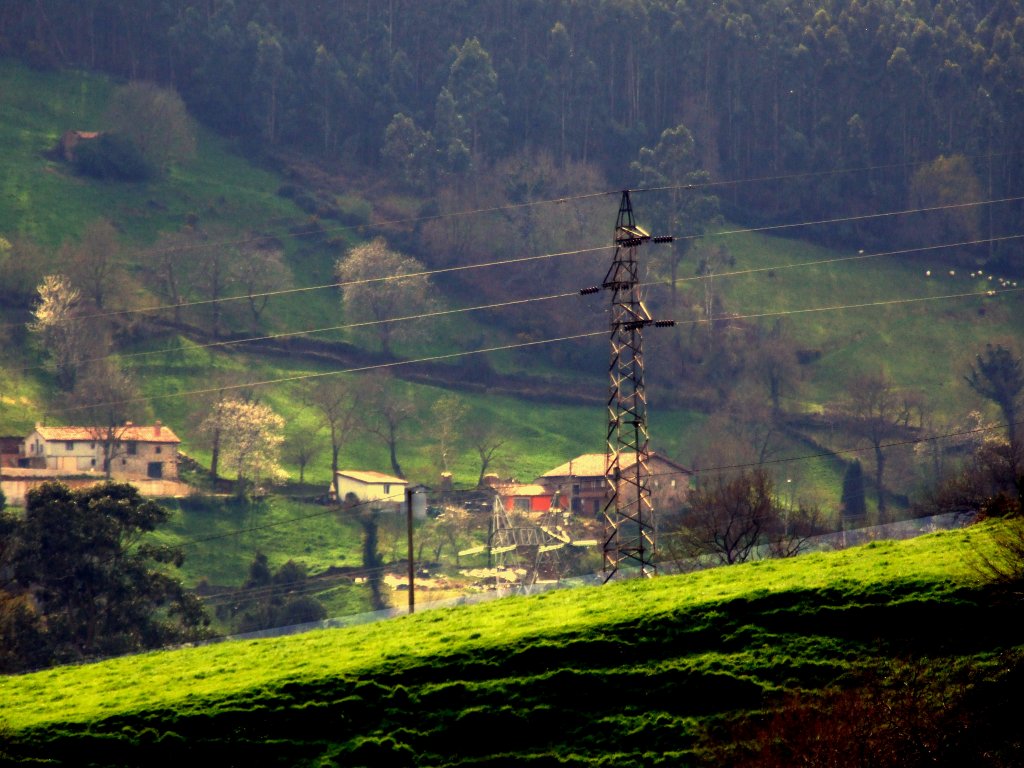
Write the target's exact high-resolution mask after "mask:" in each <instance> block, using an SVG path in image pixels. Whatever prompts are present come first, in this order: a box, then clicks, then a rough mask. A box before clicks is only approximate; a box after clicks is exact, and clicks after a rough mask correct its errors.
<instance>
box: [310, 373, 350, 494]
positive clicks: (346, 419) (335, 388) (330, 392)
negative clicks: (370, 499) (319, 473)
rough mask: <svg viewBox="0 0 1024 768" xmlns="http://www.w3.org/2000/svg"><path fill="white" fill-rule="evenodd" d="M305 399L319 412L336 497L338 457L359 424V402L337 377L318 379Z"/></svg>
mask: <svg viewBox="0 0 1024 768" xmlns="http://www.w3.org/2000/svg"><path fill="white" fill-rule="evenodd" d="M306 397H307V402H308V403H309V404H310V405H312V406H313V407H314V408H315V409H316V410H317V411H319V412H320V416H321V418H322V421H321V424H323V425H325V426H326V427H327V432H328V434H329V436H330V439H331V485H332V486H333V487H334V497H335V498H336V499H337V498H339V497H338V469H339V468H340V467H339V466H338V460H339V456H340V455H341V448H342V446H343V445H344V444H345V441H346V440H347V439H348V438H349V437H350V436H351V434H352V431H353V429H354V428H355V426H356V424H358V423H359V418H360V413H359V401H358V399H357V398H356V397H353V396H352V395H351V394H350V392H349V387H348V385H347V384H346V382H344V381H342V380H340V379H338V378H337V377H330V378H326V379H320V380H319V381H317V382H316V384H314V385H313V387H312V388H311V389H310V390H309V393H308V394H307V396H306Z"/></svg>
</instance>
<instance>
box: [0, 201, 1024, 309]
mask: <svg viewBox="0 0 1024 768" xmlns="http://www.w3.org/2000/svg"><path fill="white" fill-rule="evenodd" d="M641 191H644V190H641ZM606 194H611V193H595V194H592V195H582V196H578V197H577V198H566V200H570V199H579V198H585V197H596V196H600V195H606ZM1019 200H1024V196H1019V197H1007V198H1000V199H993V200H979V201H973V202H967V203H949V204H946V205H940V206H930V207H923V208H908V209H903V210H899V211H884V212H881V213H873V214H861V215H857V216H843V217H837V218H833V219H813V220H806V221H801V222H791V223H787V224H773V225H765V226H761V227H747V228H743V229H733V230H722V231H719V232H707V233H704V234H703V235H680V236H676V237H675V239H677V240H695V239H700V238H702V237H726V236H731V235H739V234H754V233H759V232H772V231H781V230H784V229H795V228H801V227H809V226H822V225H826V224H839V223H849V222H853V221H867V220H871V219H879V218H887V217H894V216H904V215H910V214H915V213H928V212H936V211H943V210H954V209H958V208H967V207H977V206H982V205H994V204H999V203H1005V202H1015V201H1019ZM544 202H553V201H544ZM554 202H557V201H554ZM538 204H539V203H538ZM521 205H525V204H521ZM480 210H496V209H480ZM475 212H476V211H473V212H467V215H468V213H475ZM263 239H266V238H265V237H263V238H252V240H263ZM1003 239H1006V238H988V239H978V240H974V241H968V242H963V243H957V244H953V245H948V246H928V247H925V248H922V249H908V250H906V251H894V252H892V253H894V254H895V253H904V252H913V251H915V250H927V249H928V248H930V247H963V246H967V245H979V244H985V243H990V242H1000V241H1001V240H1003ZM1011 239H1012V238H1011ZM245 242H249V241H248V240H247V241H245ZM611 247H612V246H611V245H601V246H593V247H589V248H582V249H576V250H570V251H559V252H553V253H545V254H539V255H534V256H522V257H516V258H510V259H500V260H496V261H490V262H483V263H478V264H464V265H456V266H451V267H440V268H437V269H430V270H421V271H419V272H410V273H405V274H401V275H385V276H381V277H374V278H363V279H359V280H348V281H343V282H333V283H323V284H320V285H313V286H301V287H295V288H283V289H278V290H273V291H260V292H253V293H246V294H241V295H234V296H224V297H219V298H215V299H213V298H211V299H196V300H193V301H186V302H180V303H178V304H158V305H155V306H151V307H136V308H129V309H120V310H111V311H108V312H95V313H91V314H85V315H80V316H78V317H76V318H75V320H76V321H79V322H82V321H87V320H96V319H103V318H111V317H123V316H126V315H133V314H151V313H155V312H163V311H168V310H181V309H189V308H192V307H201V306H209V305H212V304H227V303H231V302H237V301H251V300H253V299H264V298H272V297H275V296H285V295H291V294H298V293H309V292H313V291H321V290H326V289H332V288H345V287H347V286H352V285H365V284H369V283H379V282H387V281H392V280H402V279H412V278H421V277H430V276H433V275H440V274H446V273H451V272H462V271H468V270H473V269H487V268H490V267H496V266H508V265H511V264H521V263H526V262H530V261H538V260H542V259H551V258H559V257H563V256H575V255H580V254H585V253H594V252H598V251H604V250H608V249H610V248H611ZM849 258H852V257H849ZM865 258H867V257H865ZM841 260H843V259H837V261H841ZM821 263H828V261H827V260H826V261H822V262H821ZM754 271H764V270H763V269H761V270H754ZM688 279H692V278H688ZM2 325H3V326H15V325H20V323H11V322H8V323H3V324H2Z"/></svg>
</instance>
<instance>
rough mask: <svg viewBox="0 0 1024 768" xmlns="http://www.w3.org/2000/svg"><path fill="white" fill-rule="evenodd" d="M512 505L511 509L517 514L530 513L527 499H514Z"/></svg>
mask: <svg viewBox="0 0 1024 768" xmlns="http://www.w3.org/2000/svg"><path fill="white" fill-rule="evenodd" d="M513 504H514V506H513V508H514V509H515V510H516V511H517V512H529V511H530V500H529V499H523V498H518V499H516V500H515V501H514V503H513Z"/></svg>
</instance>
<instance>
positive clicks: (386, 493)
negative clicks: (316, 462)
mask: <svg viewBox="0 0 1024 768" xmlns="http://www.w3.org/2000/svg"><path fill="white" fill-rule="evenodd" d="M335 485H336V487H337V490H338V498H340V499H344V498H346V497H347V496H348V495H349V494H350V493H351V494H352V495H353V496H355V497H356V498H357V499H359V501H363V502H366V501H380V502H390V503H402V502H404V501H405V489H406V487H407V486H408V485H409V481H408V480H403V479H402V478H400V477H394V476H392V475H385V474H384V473H383V472H374V471H372V470H366V471H364V470H357V469H339V470H338V475H337V477H336V478H335ZM331 490H332V491H333V490H334V489H333V488H332V489H331Z"/></svg>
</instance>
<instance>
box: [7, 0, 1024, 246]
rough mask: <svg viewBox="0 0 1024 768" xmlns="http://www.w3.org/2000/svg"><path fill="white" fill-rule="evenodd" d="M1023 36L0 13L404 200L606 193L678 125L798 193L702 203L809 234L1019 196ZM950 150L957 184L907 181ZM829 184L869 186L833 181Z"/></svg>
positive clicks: (968, 6)
mask: <svg viewBox="0 0 1024 768" xmlns="http://www.w3.org/2000/svg"><path fill="white" fill-rule="evenodd" d="M1022 19H1024V15H1022V13H1021V7H1020V3H1019V2H1014V1H1013V0H997V1H995V2H981V1H978V2H971V1H970V0H963V1H956V0H942V1H941V2H930V1H928V0H919V1H918V2H895V0H863V1H860V0H854V1H853V2H845V0H840V1H836V2H833V1H830V2H825V3H810V2H770V3H763V2H746V1H745V0H736V1H734V2H726V3H717V2H716V3H711V2H701V1H700V0H698V1H697V2H680V3H673V2H667V0H607V1H606V2H569V1H567V0H563V1H561V2H559V1H547V0H545V1H544V2H540V1H539V0H527V1H523V2H486V3H471V2H460V3H452V2H447V1H446V0H433V1H428V2H403V1H402V0H389V1H388V2H381V3H366V2H351V1H344V0H342V1H339V2H332V3H314V2H289V3H265V2H255V0H238V1H237V2H219V1H218V0H209V1H208V2H192V1H191V0H167V2H162V3H146V4H137V3H120V2H110V1H109V0H84V1H82V2H62V1H60V0H42V1H41V2H28V1H27V0H24V1H22V2H10V3H4V7H3V8H2V9H0V29H2V30H3V36H2V37H0V51H6V52H9V53H16V54H18V55H20V56H22V57H24V58H26V59H28V60H30V61H33V62H34V63H35V64H36V65H37V66H43V67H49V66H62V67H67V66H82V67H88V68H96V69H101V70H104V71H107V72H110V73H113V74H117V75H120V76H124V77H128V78H132V79H149V80H154V81H157V82H160V83H164V84H168V85H172V86H174V87H175V88H176V89H177V90H178V91H180V93H181V94H182V95H183V96H184V98H185V100H186V102H187V103H188V105H189V107H190V109H191V110H192V111H193V112H194V113H195V115H196V116H198V117H199V118H200V119H201V120H203V121H204V122H206V123H207V124H209V125H212V126H215V127H217V128H218V129H219V130H222V131H224V132H227V133H230V134H236V135H243V136H246V137H250V138H252V139H254V140H259V141H262V142H266V143H268V144H270V145H274V146H288V147H294V148H300V149H302V150H303V151H306V152H312V153H315V154H317V155H319V156H321V157H323V158H325V159H327V160H332V161H339V162H342V163H345V164H347V165H349V166H353V165H355V166H360V167H364V168H366V169H367V172H368V173H372V172H386V173H387V174H388V176H391V177H393V176H398V177H399V178H401V179H402V181H404V183H406V184H407V185H409V186H410V187H414V188H419V189H425V188H427V187H434V186H435V185H440V186H447V185H455V186H457V183H456V181H457V179H458V178H459V177H460V176H461V175H462V174H464V172H465V171H467V170H469V169H471V168H474V167H475V168H478V169H479V168H484V167H493V166H494V165H495V164H497V163H500V162H501V161H503V160H507V159H508V158H513V157H517V156H524V155H525V156H531V157H536V159H535V160H534V162H537V163H541V164H549V163H554V164H556V165H558V166H562V167H564V166H565V165H566V164H569V163H589V164H593V165H595V166H596V167H597V168H599V169H600V170H601V171H602V172H603V173H605V174H607V176H608V177H609V178H610V179H612V180H613V184H614V185H616V186H625V185H627V184H633V183H634V182H637V181H638V179H637V173H636V172H635V171H631V170H630V163H631V162H632V161H633V160H635V159H636V158H637V155H638V152H639V150H640V148H641V147H644V146H647V147H653V146H654V145H655V144H656V143H657V141H658V139H659V136H660V135H661V133H662V131H664V130H665V129H668V128H673V127H676V126H678V125H685V126H686V127H687V128H689V130H690V131H691V132H692V133H693V135H694V136H695V137H696V140H697V147H698V153H699V158H700V162H699V165H700V166H701V167H703V168H704V169H705V170H707V171H708V172H709V173H710V174H711V177H712V178H713V179H715V180H729V179H752V178H759V177H787V176H791V175H793V174H817V175H810V176H808V175H803V176H801V177H800V178H799V179H790V180H783V181H780V182H778V183H770V184H768V183H766V184H743V185H735V186H731V185H730V186H723V187H722V188H721V190H720V193H721V197H722V199H723V200H724V201H725V202H726V203H727V205H728V206H729V207H730V209H731V210H734V211H735V212H736V214H737V215H740V216H746V217H754V218H757V219H765V220H767V219H773V218H775V217H782V216H790V217H792V216H795V217H797V218H802V219H805V220H806V219H814V218H822V217H831V216H835V215H837V214H853V213H857V212H861V211H864V210H877V209H878V208H879V207H882V208H900V207H903V206H905V205H906V204H907V203H908V202H909V201H911V198H912V197H914V196H917V197H918V198H919V202H924V203H928V202H948V200H946V199H945V197H944V196H947V195H950V194H952V195H956V194H957V192H956V190H955V189H953V190H951V189H949V185H950V184H951V185H952V186H953V187H954V188H965V187H970V186H971V185H974V186H975V187H976V188H977V189H978V190H979V191H981V192H983V193H984V196H985V197H987V198H1002V197H1007V196H1014V195H1016V194H1017V193H1019V190H1020V185H1021V176H1022V173H1024V158H1022V156H1021V155H1020V152H1021V150H1022V146H1021V142H1022V141H1024V139H1022V137H1021V133H1020V131H1019V130H1017V129H1016V127H1017V126H1019V125H1021V124H1022V122H1024V94H1022V91H1021V83H1022V82H1024V21H1022ZM954 154H958V155H965V156H967V157H969V158H970V162H969V164H968V165H967V166H966V167H963V168H960V169H958V170H957V172H956V173H957V175H958V177H957V178H955V179H952V180H950V182H949V184H940V183H938V181H936V180H934V179H933V180H932V181H931V183H930V184H929V183H928V180H927V179H918V181H917V183H916V185H915V182H914V176H915V170H917V168H918V166H917V164H919V163H922V162H929V161H932V160H934V159H936V158H937V157H938V156H939V155H946V156H949V155H954ZM849 168H862V169H869V168H870V169H871V170H865V171H864V172H862V173H860V174H853V175H835V174H834V173H833V172H834V171H836V170H837V169H849ZM519 194H521V195H525V194H528V190H519ZM1020 210H1021V207H1020V203H1019V201H1017V202H1015V203H1013V204H1008V205H1003V206H998V207H994V208H992V210H991V214H990V215H987V216H984V217H980V216H979V217H971V216H968V217H961V219H965V220H961V221H960V222H959V223H958V225H959V226H960V228H961V229H963V230H964V231H963V232H962V233H960V234H965V235H968V237H966V238H965V239H970V236H971V235H976V234H977V230H978V228H979V227H982V229H983V230H984V231H998V230H999V229H1000V228H1001V227H1002V226H1003V225H1005V224H1007V223H1009V222H1013V221H1016V220H1018V219H1019V216H1020ZM899 227H900V225H898V224H896V223H894V222H893V221H891V220H890V221H887V222H883V223H875V224H873V225H870V226H869V225H858V226H853V225H850V226H849V227H848V228H847V229H846V230H844V231H841V232H833V233H831V234H830V235H829V236H830V237H845V238H847V239H849V238H854V239H856V240H863V239H865V238H871V239H875V240H877V239H878V238H882V237H889V236H892V235H894V234H899V233H900V232H899ZM904 234H905V233H904ZM993 250H995V251H999V249H998V248H995V249H993ZM1005 250H1006V251H1010V253H1005V252H1004V253H1003V255H1004V257H1005V258H1006V259H1009V260H1011V261H1013V260H1015V258H1016V257H1015V256H1013V253H1014V252H1015V251H1014V250H1013V249H1010V248H1007V249H1005ZM988 255H989V256H991V255H993V254H992V253H989V254H988Z"/></svg>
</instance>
